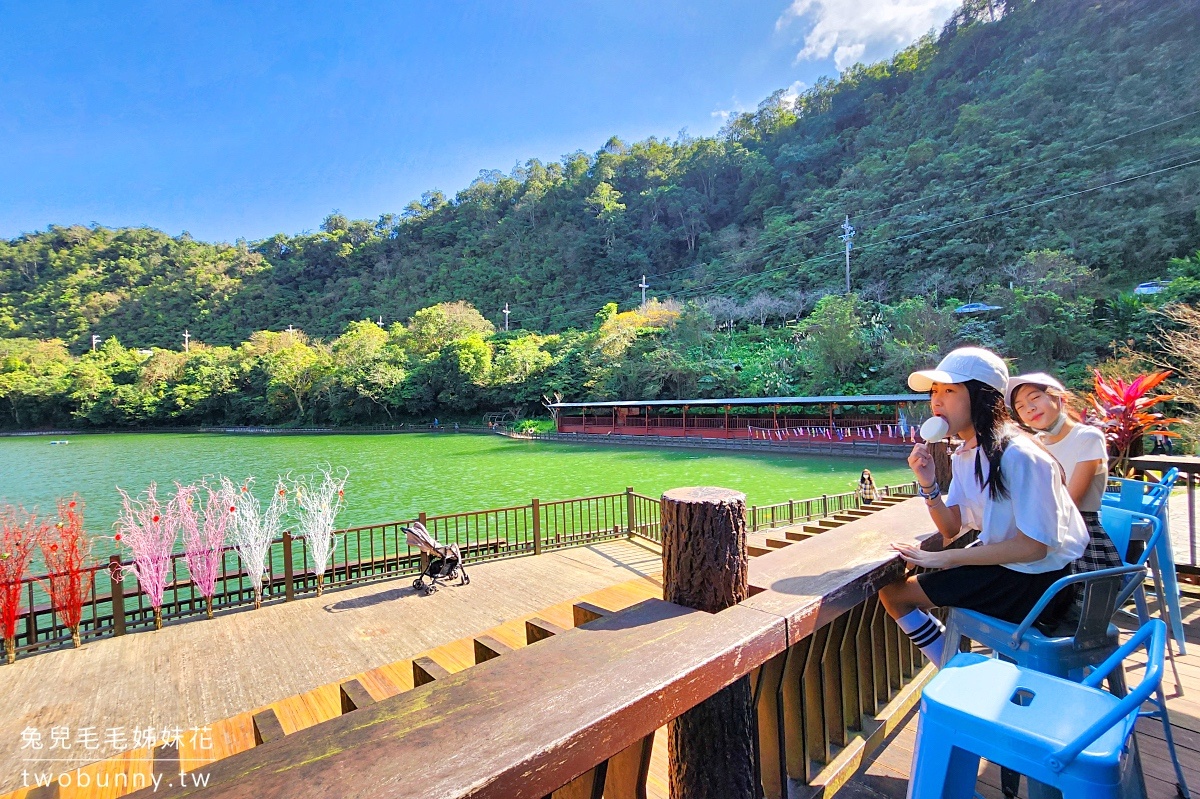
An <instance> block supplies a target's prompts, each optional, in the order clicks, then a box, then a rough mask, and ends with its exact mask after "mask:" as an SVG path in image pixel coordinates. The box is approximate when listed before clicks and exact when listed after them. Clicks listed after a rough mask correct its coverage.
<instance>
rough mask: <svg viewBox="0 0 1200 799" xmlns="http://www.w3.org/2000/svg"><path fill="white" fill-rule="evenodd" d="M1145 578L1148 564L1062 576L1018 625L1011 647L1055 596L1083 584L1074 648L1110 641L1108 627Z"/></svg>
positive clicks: (1099, 644)
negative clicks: (1081, 604)
mask: <svg viewBox="0 0 1200 799" xmlns="http://www.w3.org/2000/svg"><path fill="white" fill-rule="evenodd" d="M1144 579H1146V567H1145V566H1118V567H1117V568H1114V569H1100V570H1098V571H1092V572H1083V573H1081V574H1070V575H1067V576H1066V577H1060V578H1059V579H1058V580H1055V581H1054V584H1053V585H1051V586H1050V587H1049V588H1047V589H1046V590H1045V592H1044V593H1043V594H1042V596H1041V598H1040V599H1038V601H1037V604H1035V605H1034V606H1033V609H1032V610H1030V611H1029V613H1028V615H1026V616H1025V619H1024V620H1023V621H1022V622H1021V623H1020V624H1019V625H1017V628H1016V630H1015V631H1014V632H1013V635H1012V646H1013V648H1014V649H1015V648H1018V647H1020V646H1021V643H1022V641H1023V640H1024V638H1025V634H1026V633H1027V632H1029V628H1030V627H1032V626H1033V625H1034V623H1035V622H1036V621H1037V618H1038V616H1040V615H1041V614H1042V611H1044V610H1045V609H1046V608H1047V606H1049V604H1050V603H1051V602H1052V601H1054V598H1055V596H1057V595H1058V594H1059V593H1060V592H1062V591H1064V590H1066V589H1067V588H1069V587H1072V586H1076V585H1082V586H1083V610H1082V612H1081V613H1080V616H1079V624H1078V625H1077V626H1076V628H1075V635H1074V639H1075V640H1074V642H1073V644H1072V646H1073V648H1075V649H1077V650H1083V649H1090V648H1093V647H1096V646H1103V645H1105V644H1107V643H1108V640H1109V638H1108V626H1109V624H1111V623H1112V617H1113V615H1114V614H1116V612H1117V608H1119V607H1120V606H1121V605H1122V604H1123V603H1124V601H1125V600H1126V599H1128V598H1129V595H1130V594H1131V593H1132V591H1133V589H1134V588H1135V587H1136V586H1137V585H1138V582H1139V581H1141V580H1144Z"/></svg>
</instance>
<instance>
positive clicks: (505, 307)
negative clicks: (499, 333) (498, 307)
mask: <svg viewBox="0 0 1200 799" xmlns="http://www.w3.org/2000/svg"><path fill="white" fill-rule="evenodd" d="M504 332H505V333H507V332H508V303H507V302H506V303H504Z"/></svg>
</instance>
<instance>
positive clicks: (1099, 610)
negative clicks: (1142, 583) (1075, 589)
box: [1071, 574, 1129, 651]
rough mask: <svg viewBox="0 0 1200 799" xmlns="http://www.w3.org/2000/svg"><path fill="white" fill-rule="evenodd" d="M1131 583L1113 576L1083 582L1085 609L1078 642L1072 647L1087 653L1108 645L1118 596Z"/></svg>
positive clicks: (1081, 614) (1078, 632) (1076, 634)
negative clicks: (1109, 629)
mask: <svg viewBox="0 0 1200 799" xmlns="http://www.w3.org/2000/svg"><path fill="white" fill-rule="evenodd" d="M1128 580H1129V576H1128V575H1124V574H1113V575H1109V576H1106V577H1097V578H1093V579H1091V580H1084V581H1083V592H1082V602H1083V606H1082V608H1081V609H1080V611H1079V625H1078V626H1077V627H1076V628H1075V640H1074V642H1073V643H1072V645H1071V646H1072V648H1073V649H1075V650H1076V651H1084V650H1088V649H1095V648H1098V647H1101V646H1104V645H1105V644H1106V643H1108V640H1109V633H1108V628H1109V626H1110V625H1111V624H1112V618H1113V616H1114V615H1115V614H1116V612H1117V608H1118V607H1119V605H1118V597H1120V596H1121V593H1122V591H1123V589H1124V588H1125V585H1126V583H1127V582H1128Z"/></svg>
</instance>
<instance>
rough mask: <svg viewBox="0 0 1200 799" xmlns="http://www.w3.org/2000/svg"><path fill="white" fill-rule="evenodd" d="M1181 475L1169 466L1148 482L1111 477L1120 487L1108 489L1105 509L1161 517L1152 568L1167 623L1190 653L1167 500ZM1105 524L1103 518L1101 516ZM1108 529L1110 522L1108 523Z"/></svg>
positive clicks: (1179, 644)
mask: <svg viewBox="0 0 1200 799" xmlns="http://www.w3.org/2000/svg"><path fill="white" fill-rule="evenodd" d="M1178 479H1179V470H1178V469H1169V470H1167V472H1166V473H1165V474H1164V475H1163V476H1162V479H1161V480H1159V481H1158V482H1157V483H1147V482H1144V481H1142V480H1127V479H1125V478H1120V477H1114V478H1110V479H1109V483H1110V485H1116V486H1118V487H1119V490H1118V491H1115V492H1112V491H1110V492H1106V493H1105V494H1104V497H1103V499H1102V500H1101V502H1102V505H1101V513H1102V514H1103V511H1104V508H1106V507H1114V508H1121V509H1122V510H1130V511H1137V512H1139V513H1148V514H1150V515H1151V516H1156V517H1158V520H1159V522H1160V523H1161V524H1162V529H1163V534H1162V537H1161V538H1159V540H1158V543H1157V545H1156V546H1155V547H1154V548H1153V549H1154V558H1153V559H1152V560H1151V571H1152V573H1153V574H1154V583H1155V586H1156V588H1157V590H1158V598H1159V602H1160V603H1165V604H1164V605H1163V607H1165V608H1166V610H1167V614H1168V615H1167V624H1168V625H1169V626H1170V630H1171V638H1173V639H1174V640H1175V645H1176V646H1177V647H1178V648H1179V654H1181V655H1186V654H1187V642H1186V641H1185V640H1184V635H1183V615H1182V613H1181V611H1180V608H1179V580H1178V578H1177V576H1176V574H1175V552H1174V551H1173V550H1172V548H1171V533H1170V508H1169V505H1168V502H1167V500H1168V499H1169V498H1170V496H1171V489H1172V488H1174V487H1175V482H1176V481H1177V480H1178ZM1101 524H1103V520H1101ZM1105 528H1106V529H1107V525H1105Z"/></svg>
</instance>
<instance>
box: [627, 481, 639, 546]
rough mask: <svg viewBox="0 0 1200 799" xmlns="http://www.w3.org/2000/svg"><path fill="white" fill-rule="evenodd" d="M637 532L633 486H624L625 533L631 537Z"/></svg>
mask: <svg viewBox="0 0 1200 799" xmlns="http://www.w3.org/2000/svg"><path fill="white" fill-rule="evenodd" d="M635 530H637V500H636V499H635V498H634V496H633V486H625V532H626V533H628V534H629V535H633V532H634V531H635Z"/></svg>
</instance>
